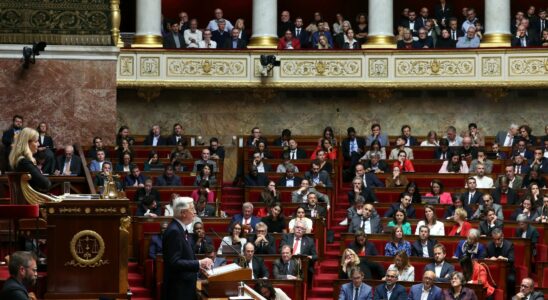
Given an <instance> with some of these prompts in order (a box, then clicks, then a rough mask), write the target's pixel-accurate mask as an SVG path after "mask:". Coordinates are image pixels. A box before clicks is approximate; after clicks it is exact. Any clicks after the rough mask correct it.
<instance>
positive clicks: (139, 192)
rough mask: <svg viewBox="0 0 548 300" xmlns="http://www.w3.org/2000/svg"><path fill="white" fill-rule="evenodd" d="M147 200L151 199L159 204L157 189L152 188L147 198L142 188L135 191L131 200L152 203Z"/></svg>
mask: <svg viewBox="0 0 548 300" xmlns="http://www.w3.org/2000/svg"><path fill="white" fill-rule="evenodd" d="M147 198H148V199H147ZM149 199H153V201H157V202H160V201H161V198H160V192H158V190H157V189H155V188H152V189H151V190H150V193H149V194H148V196H147V194H146V190H145V188H144V187H142V188H139V189H138V190H137V192H136V193H135V198H133V200H134V201H135V202H143V201H147V202H148V201H150V202H152V200H149Z"/></svg>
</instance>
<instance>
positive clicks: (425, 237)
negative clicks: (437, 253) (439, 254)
mask: <svg viewBox="0 0 548 300" xmlns="http://www.w3.org/2000/svg"><path fill="white" fill-rule="evenodd" d="M417 228H418V231H419V238H418V239H417V240H416V241H415V242H413V244H412V245H411V255H412V256H418V257H434V245H436V244H437V241H436V240H433V239H431V238H430V229H429V228H428V226H426V225H421V226H420V227H419V226H417Z"/></svg>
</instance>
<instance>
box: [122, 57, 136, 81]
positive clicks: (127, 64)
mask: <svg viewBox="0 0 548 300" xmlns="http://www.w3.org/2000/svg"><path fill="white" fill-rule="evenodd" d="M118 60H119V61H120V70H119V74H120V76H129V77H132V76H135V58H134V57H133V56H128V55H124V56H120V57H119V58H118Z"/></svg>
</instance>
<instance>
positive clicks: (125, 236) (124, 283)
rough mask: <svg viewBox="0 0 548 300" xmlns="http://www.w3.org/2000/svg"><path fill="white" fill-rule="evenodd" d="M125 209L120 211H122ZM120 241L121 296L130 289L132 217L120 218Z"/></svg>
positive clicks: (119, 276)
mask: <svg viewBox="0 0 548 300" xmlns="http://www.w3.org/2000/svg"><path fill="white" fill-rule="evenodd" d="M122 209H124V208H123V207H122V208H121V209H120V211H122ZM118 230H119V231H120V240H119V249H120V253H119V257H120V262H119V265H118V269H119V271H118V278H119V279H118V286H119V288H120V290H119V292H120V294H123V293H125V292H126V291H127V289H128V267H127V264H128V258H129V243H130V239H129V237H130V230H131V217H130V216H125V217H121V218H120V227H119V228H118Z"/></svg>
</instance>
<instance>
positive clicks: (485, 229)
mask: <svg viewBox="0 0 548 300" xmlns="http://www.w3.org/2000/svg"><path fill="white" fill-rule="evenodd" d="M503 227H504V222H503V221H502V220H498V219H497V220H496V221H495V227H489V225H488V224H487V221H485V220H484V221H481V222H480V223H479V230H480V234H481V235H486V236H488V237H491V232H492V231H493V229H495V228H498V229H501V230H502V228H503Z"/></svg>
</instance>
